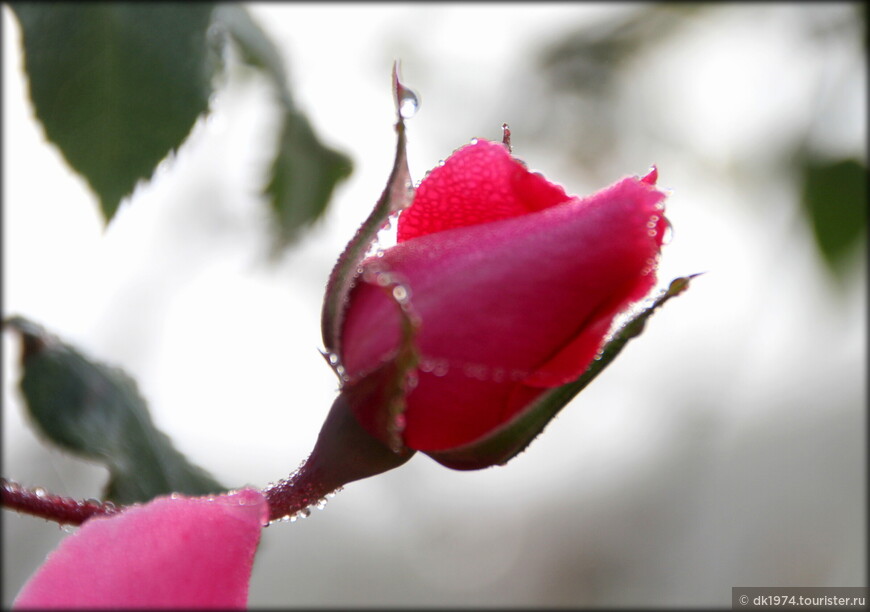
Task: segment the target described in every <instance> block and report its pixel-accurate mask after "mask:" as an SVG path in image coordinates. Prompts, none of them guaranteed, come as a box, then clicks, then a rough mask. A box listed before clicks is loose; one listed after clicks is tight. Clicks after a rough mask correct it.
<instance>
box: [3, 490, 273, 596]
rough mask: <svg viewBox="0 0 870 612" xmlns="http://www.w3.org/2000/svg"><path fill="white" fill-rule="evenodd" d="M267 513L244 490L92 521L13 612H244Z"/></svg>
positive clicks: (158, 502)
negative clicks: (196, 611) (46, 611)
mask: <svg viewBox="0 0 870 612" xmlns="http://www.w3.org/2000/svg"><path fill="white" fill-rule="evenodd" d="M268 513H269V512H268V504H267V502H266V500H265V498H264V497H263V495H262V494H261V493H260V492H259V491H256V490H254V489H243V490H241V491H237V492H234V493H230V494H226V495H220V496H216V497H209V498H188V497H183V496H178V495H173V496H171V497H161V498H158V499H155V500H154V501H152V502H150V503H148V504H145V505H143V506H134V507H131V508H129V509H127V510H125V511H123V512H122V513H120V514H117V515H114V516H111V517H98V518H92V519H90V520H88V521H87V522H86V523H84V524H83V525H82V526H81V528H79V530H78V531H77V532H76V533H73V534H72V535H70V536H69V537H68V538H66V539H65V540H64V541H63V542H61V545H60V546H59V547H58V548H57V550H55V551H54V552H52V553H51V554H50V555H49V556H48V558H47V559H46V561H45V563H44V564H43V565H42V567H40V568H39V570H37V572H36V574H34V576H33V577H32V578H31V579H30V580H29V581H28V582H27V584H25V585H24V588H23V589H22V590H21V592H20V593H19V595H18V597H17V599H16V601H15V604H14V607H15V608H18V609H24V608H91V609H92V608H115V609H124V608H172V609H185V608H235V609H240V608H245V607H246V606H247V601H248V582H249V581H250V578H251V569H252V567H253V562H254V553H255V552H256V550H257V545H258V543H259V541H260V532H261V530H262V526H263V525H265V524H266V523H267V519H268Z"/></svg>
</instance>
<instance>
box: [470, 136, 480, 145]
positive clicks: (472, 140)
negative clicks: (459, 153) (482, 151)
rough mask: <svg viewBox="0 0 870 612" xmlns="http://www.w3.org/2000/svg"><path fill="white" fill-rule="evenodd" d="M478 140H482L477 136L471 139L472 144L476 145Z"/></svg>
mask: <svg viewBox="0 0 870 612" xmlns="http://www.w3.org/2000/svg"><path fill="white" fill-rule="evenodd" d="M478 142H480V141H479V140H478V139H477V138H472V139H471V144H473V145H476V144H477V143H478Z"/></svg>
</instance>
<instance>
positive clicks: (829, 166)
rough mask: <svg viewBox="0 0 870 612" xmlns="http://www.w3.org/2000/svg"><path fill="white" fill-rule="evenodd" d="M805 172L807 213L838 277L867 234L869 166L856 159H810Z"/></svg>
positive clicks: (805, 207)
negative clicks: (849, 255) (853, 250)
mask: <svg viewBox="0 0 870 612" xmlns="http://www.w3.org/2000/svg"><path fill="white" fill-rule="evenodd" d="M801 170H802V179H803V193H802V196H803V197H802V203H803V210H804V212H805V214H806V215H807V220H808V222H809V224H810V226H811V227H812V230H813V235H814V236H815V239H816V245H817V246H818V249H819V253H820V254H821V256H822V258H823V259H824V261H825V263H827V264H828V267H829V269H830V270H831V271H832V272H834V273H835V274H842V273H843V272H844V268H843V265H842V264H843V262H844V260H845V258H846V256H847V255H848V254H849V253H851V252H852V249H853V248H854V247H855V245H857V244H858V243H860V242H861V241H863V240H866V233H867V167H866V166H865V165H864V164H863V163H861V162H860V161H858V160H855V159H840V160H836V161H828V160H818V159H813V158H808V159H807V160H805V162H804V164H803V167H802V168H801Z"/></svg>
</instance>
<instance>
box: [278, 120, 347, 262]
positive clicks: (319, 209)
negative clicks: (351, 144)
mask: <svg viewBox="0 0 870 612" xmlns="http://www.w3.org/2000/svg"><path fill="white" fill-rule="evenodd" d="M351 168H352V165H351V162H350V159H349V158H348V157H346V156H345V155H343V154H342V153H338V152H337V151H334V150H332V149H330V148H328V147H325V146H324V145H323V144H321V143H320V141H319V140H318V139H317V136H316V135H315V133H314V130H313V129H312V128H311V124H310V123H309V122H308V119H307V118H306V117H305V116H304V115H302V114H301V113H298V112H296V111H294V110H286V111H285V112H284V120H283V126H282V128H281V138H280V140H279V141H278V155H277V157H276V158H275V161H274V163H273V164H272V168H271V171H270V174H271V180H270V181H269V184H268V186H267V187H266V195H267V196H268V197H269V206H270V207H271V209H272V212H273V213H274V217H275V220H276V221H277V222H278V231H277V233H276V236H275V238H276V245H275V247H276V251H277V250H280V249H281V248H283V247H285V246H287V245H289V244H290V243H292V242H293V241H294V240H296V238H297V237H298V236H299V233H300V231H301V230H303V229H304V228H305V227H307V226H309V225H310V224H311V223H313V222H314V221H316V220H317V219H319V218H320V217H321V215H323V213H324V211H325V210H326V207H327V205H328V204H329V200H330V198H331V197H332V192H333V190H334V189H335V187H336V185H338V183H340V182H341V181H342V180H344V179H345V178H347V177H348V176H349V175H350V173H351Z"/></svg>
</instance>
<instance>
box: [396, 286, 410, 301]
mask: <svg viewBox="0 0 870 612" xmlns="http://www.w3.org/2000/svg"><path fill="white" fill-rule="evenodd" d="M393 297H394V298H395V299H396V301H397V302H404V301H405V300H407V299H408V290H407V289H405V288H404V287H403V286H402V285H396V286H395V287H393Z"/></svg>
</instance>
